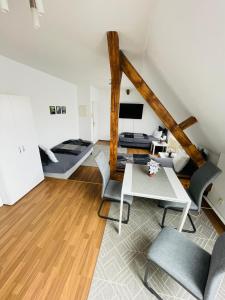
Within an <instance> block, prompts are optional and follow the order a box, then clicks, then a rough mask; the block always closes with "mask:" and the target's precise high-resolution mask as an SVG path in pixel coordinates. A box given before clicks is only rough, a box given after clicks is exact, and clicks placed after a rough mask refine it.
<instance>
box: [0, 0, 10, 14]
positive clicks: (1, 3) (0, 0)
mask: <svg viewBox="0 0 225 300" xmlns="http://www.w3.org/2000/svg"><path fill="white" fill-rule="evenodd" d="M0 7H1V11H2V12H3V13H7V12H9V4H8V0H0Z"/></svg>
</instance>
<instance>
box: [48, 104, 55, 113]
mask: <svg viewBox="0 0 225 300" xmlns="http://www.w3.org/2000/svg"><path fill="white" fill-rule="evenodd" d="M49 111H50V114H51V115H55V114H56V110H55V106H52V105H51V106H49Z"/></svg>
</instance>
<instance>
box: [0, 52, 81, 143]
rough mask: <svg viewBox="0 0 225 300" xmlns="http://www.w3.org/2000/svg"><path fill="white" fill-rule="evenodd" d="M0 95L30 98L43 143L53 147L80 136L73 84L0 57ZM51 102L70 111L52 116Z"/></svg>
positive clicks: (39, 138) (38, 132)
mask: <svg viewBox="0 0 225 300" xmlns="http://www.w3.org/2000/svg"><path fill="white" fill-rule="evenodd" d="M0 94H15V95H20V96H29V97H30V99H31V105H32V110H33V115H34V122H35V127H36V131H37V136H38V141H39V143H40V144H44V145H46V146H48V147H52V146H54V145H56V144H58V143H60V142H62V141H63V140H66V139H71V138H78V136H79V130H78V109H77V90H76V86H75V85H74V84H71V83H68V82H65V81H63V80H61V79H58V78H55V77H53V76H50V75H48V74H46V73H43V72H40V71H37V70H35V69H32V68H30V67H28V66H25V65H23V64H20V63H17V62H15V61H13V60H10V59H8V58H6V57H3V56H0ZM50 105H59V106H66V108H67V113H66V114H61V115H50V113H49V106H50Z"/></svg>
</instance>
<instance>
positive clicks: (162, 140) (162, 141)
mask: <svg viewBox="0 0 225 300" xmlns="http://www.w3.org/2000/svg"><path fill="white" fill-rule="evenodd" d="M166 138H167V137H166V136H165V135H162V136H161V138H160V140H159V142H160V143H161V144H162V143H164V142H166Z"/></svg>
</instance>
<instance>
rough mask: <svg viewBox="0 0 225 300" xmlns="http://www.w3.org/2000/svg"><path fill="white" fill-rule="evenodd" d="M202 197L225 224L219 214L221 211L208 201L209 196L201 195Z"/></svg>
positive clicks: (224, 221) (224, 222)
mask: <svg viewBox="0 0 225 300" xmlns="http://www.w3.org/2000/svg"><path fill="white" fill-rule="evenodd" d="M203 198H204V199H205V201H206V202H207V203H208V204H209V206H210V207H211V208H212V210H213V211H214V212H215V214H216V215H217V216H218V217H219V218H220V220H221V221H222V222H223V224H224V225H225V218H224V217H223V216H222V215H221V213H220V212H219V211H218V210H217V209H216V207H214V205H213V203H212V201H210V199H209V198H207V197H206V196H203Z"/></svg>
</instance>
